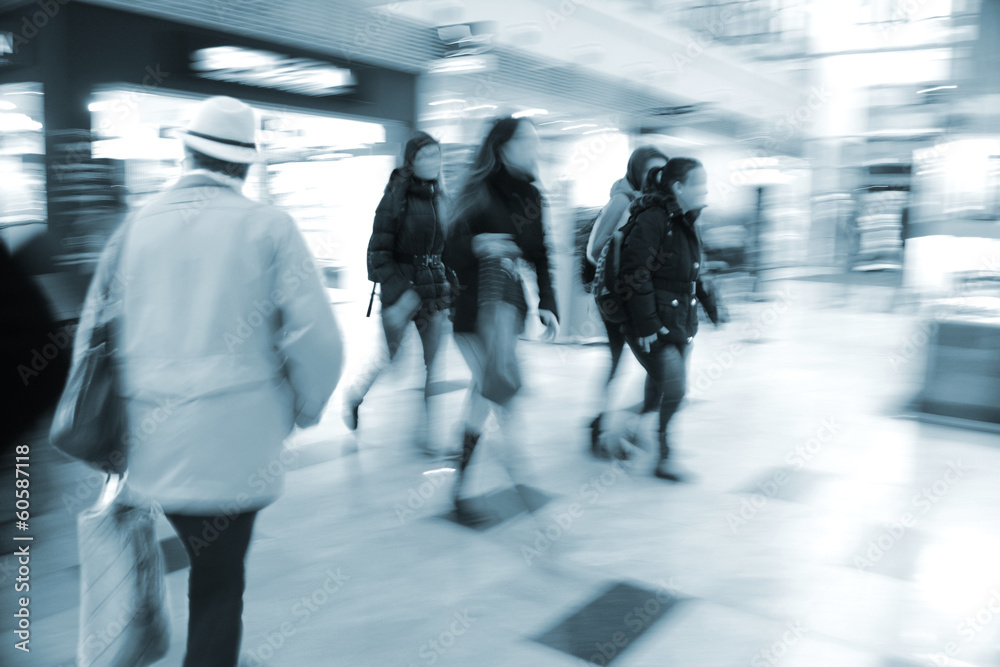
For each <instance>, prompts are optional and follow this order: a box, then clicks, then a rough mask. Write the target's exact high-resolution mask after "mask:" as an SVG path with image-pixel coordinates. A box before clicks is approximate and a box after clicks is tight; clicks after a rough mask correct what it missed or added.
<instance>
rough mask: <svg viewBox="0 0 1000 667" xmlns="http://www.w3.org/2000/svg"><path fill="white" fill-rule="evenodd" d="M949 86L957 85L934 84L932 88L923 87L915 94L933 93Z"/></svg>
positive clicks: (947, 88)
mask: <svg viewBox="0 0 1000 667" xmlns="http://www.w3.org/2000/svg"><path fill="white" fill-rule="evenodd" d="M951 88H958V86H935V87H933V88H924V89H923V90H918V91H917V95H922V94H923V93H933V92H934V91H935V90H950V89H951Z"/></svg>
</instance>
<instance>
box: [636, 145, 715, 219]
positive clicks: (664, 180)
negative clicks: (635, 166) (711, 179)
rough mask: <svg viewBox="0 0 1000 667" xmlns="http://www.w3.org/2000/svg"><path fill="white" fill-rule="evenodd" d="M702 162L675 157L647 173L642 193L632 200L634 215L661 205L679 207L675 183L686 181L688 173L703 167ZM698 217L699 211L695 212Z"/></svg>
mask: <svg viewBox="0 0 1000 667" xmlns="http://www.w3.org/2000/svg"><path fill="white" fill-rule="evenodd" d="M701 166H702V165H701V162H699V161H698V160H695V159H694V158H689V157H675V158H671V159H670V160H668V161H667V164H666V165H664V166H662V167H654V168H653V169H650V170H649V173H648V174H646V180H645V181H643V183H642V195H641V196H640V197H639V198H638V199H636V200H635V201H634V202H632V207H631V208H630V209H629V210H630V211H631V212H632V214H633V215H636V214H638V213H639V212H640V211H642V210H644V209H647V208H652V207H654V206H659V207H661V208H666V209H667V210H673V209H677V208H678V204H677V197H676V196H675V195H674V187H673V186H674V183H686V182H687V177H688V174H690V173H691V172H692V171H694V170H695V169H698V168H699V167H701ZM694 215H695V217H697V215H698V214H697V213H695V214H694Z"/></svg>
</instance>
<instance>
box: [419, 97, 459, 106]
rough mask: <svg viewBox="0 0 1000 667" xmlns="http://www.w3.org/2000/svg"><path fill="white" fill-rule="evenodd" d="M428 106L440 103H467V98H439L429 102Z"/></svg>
mask: <svg viewBox="0 0 1000 667" xmlns="http://www.w3.org/2000/svg"><path fill="white" fill-rule="evenodd" d="M427 104H428V106H432V107H436V106H437V105H439V104H465V100H460V99H458V98H455V97H452V98H449V99H447V100H437V101H434V102H428V103H427Z"/></svg>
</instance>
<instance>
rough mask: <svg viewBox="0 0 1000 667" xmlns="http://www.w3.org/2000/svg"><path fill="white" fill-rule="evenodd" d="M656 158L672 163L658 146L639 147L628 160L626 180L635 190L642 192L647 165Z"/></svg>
mask: <svg viewBox="0 0 1000 667" xmlns="http://www.w3.org/2000/svg"><path fill="white" fill-rule="evenodd" d="M654 158H661V159H662V160H663V161H664V162H669V161H670V158H668V157H667V156H666V155H664V153H663V151H661V150H660V149H659V148H657V147H656V146H649V145H647V146H639V147H638V148H636V149H635V150H634V151H632V155H631V157H629V159H628V166H627V167H626V168H625V180H626V181H628V184H629V185H630V186H631V187H632V189H633V190H642V184H643V181H644V180H645V178H646V171H645V169H646V163H648V162H649V161H650V160H652V159H654Z"/></svg>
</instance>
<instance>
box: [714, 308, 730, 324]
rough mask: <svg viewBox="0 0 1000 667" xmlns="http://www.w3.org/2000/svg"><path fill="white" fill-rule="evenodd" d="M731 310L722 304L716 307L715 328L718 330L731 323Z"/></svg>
mask: <svg viewBox="0 0 1000 667" xmlns="http://www.w3.org/2000/svg"><path fill="white" fill-rule="evenodd" d="M730 321H731V320H730V318H729V309H728V308H726V307H725V306H723V305H722V304H721V303H720V304H719V305H718V306H716V310H715V326H716V328H718V327H720V326H722V325H723V324H728V323H729V322H730Z"/></svg>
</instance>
